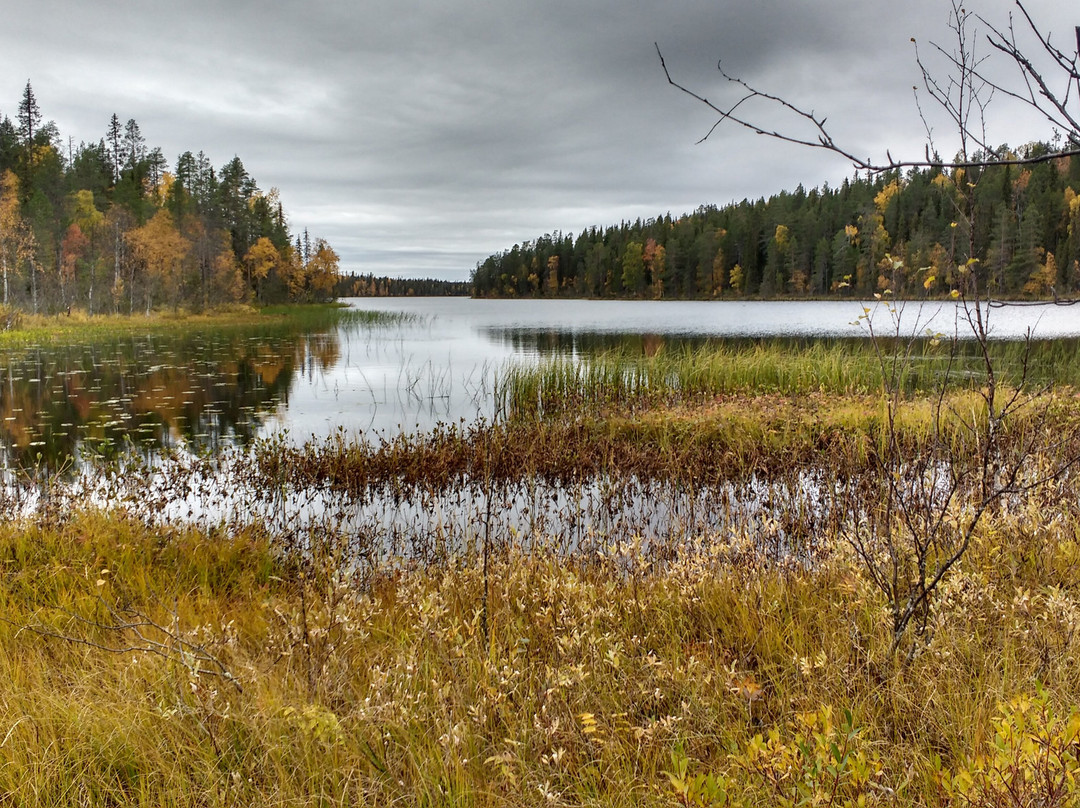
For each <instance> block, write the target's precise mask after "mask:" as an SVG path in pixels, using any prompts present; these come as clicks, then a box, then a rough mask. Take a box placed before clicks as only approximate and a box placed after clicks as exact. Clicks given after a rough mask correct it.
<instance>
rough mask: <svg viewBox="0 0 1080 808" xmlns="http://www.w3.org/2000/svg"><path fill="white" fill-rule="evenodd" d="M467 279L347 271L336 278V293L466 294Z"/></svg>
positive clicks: (356, 294)
mask: <svg viewBox="0 0 1080 808" xmlns="http://www.w3.org/2000/svg"><path fill="white" fill-rule="evenodd" d="M470 290H471V289H470V284H469V282H468V281H445V280H438V279H436V278H391V277H388V276H385V275H381V276H377V275H373V274H371V273H367V274H364V275H359V274H356V273H350V274H348V275H342V276H341V278H340V279H339V280H338V283H337V287H336V292H337V296H338V297H447V296H467V295H468V294H469V292H470Z"/></svg>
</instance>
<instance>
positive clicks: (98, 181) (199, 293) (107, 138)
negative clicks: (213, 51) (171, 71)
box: [0, 82, 339, 314]
mask: <svg viewBox="0 0 1080 808" xmlns="http://www.w3.org/2000/svg"><path fill="white" fill-rule="evenodd" d="M338 275H339V271H338V256H337V254H336V253H335V252H334V250H333V249H332V248H331V247H330V245H329V244H328V243H327V242H326V241H325V240H323V239H320V238H312V237H311V236H310V235H309V234H308V232H307V231H306V230H305V231H304V232H303V233H302V234H298V235H296V236H295V237H294V236H293V235H292V234H291V233H290V230H289V225H288V220H287V218H286V216H285V212H284V209H283V207H282V203H281V200H280V198H279V194H278V191H277V190H276V189H271V190H270V191H267V192H263V191H261V190H260V189H259V187H258V184H257V183H256V181H255V179H254V177H252V176H251V175H250V174H249V173H248V171H247V170H246V169H245V168H244V164H243V163H242V162H241V160H240V158H239V157H233V158H232V159H231V160H230V161H228V162H227V163H226V164H225V165H223V166H221V167H220V168H217V169H216V168H214V166H213V165H211V162H210V160H209V158H208V157H207V156H206V155H205V154H204V153H203V152H201V151H200V152H199V153H198V154H193V153H192V152H190V151H186V152H184V153H183V154H181V155H180V156H179V157H178V158H177V160H176V162H175V164H174V165H173V166H172V167H171V168H170V166H169V164H168V161H167V160H166V158H165V156H164V154H163V153H162V151H161V149H160V148H151V147H150V146H149V145H148V144H147V141H146V139H145V137H144V136H143V134H142V132H141V129H140V127H139V125H138V123H137V122H136V121H135V120H134V119H129V120H128V121H127V122H126V123H121V121H120V118H119V117H118V116H117V115H116V114H113V115H112V117H111V119H110V120H109V122H108V125H107V126H106V129H105V133H104V135H103V136H102V137H101V138H100V139H99V140H97V141H96V142H89V143H87V142H80V143H79V144H78V145H77V146H76V145H75V144H74V139H73V138H70V137H69V138H68V139H67V140H66V142H65V140H64V139H63V138H62V137H61V134H60V132H59V130H58V128H57V126H56V124H55V123H53V122H51V121H49V122H45V121H44V119H43V116H42V113H41V109H40V107H39V105H38V101H37V98H36V96H35V94H34V91H33V88H32V86H31V84H30V82H27V84H26V89H25V90H24V92H23V95H22V99H21V101H20V102H19V105H18V112H17V115H16V118H15V120H14V121H13V120H12V119H11V118H10V117H9V116H7V115H0V304H2V305H3V306H5V307H10V308H19V309H23V310H27V311H33V312H55V311H62V310H65V309H66V310H69V311H70V309H71V308H72V307H78V308H83V309H85V310H86V311H88V312H89V313H91V314H95V313H101V312H127V313H131V312H137V311H145V312H149V311H150V310H151V309H155V308H160V307H172V308H179V307H181V306H183V307H186V308H191V309H196V310H202V309H206V308H209V307H211V306H216V305H220V304H223V303H233V302H256V303H270V302H281V301H287V300H289V301H304V300H323V299H328V298H330V297H332V296H333V294H334V288H335V285H336V283H337V281H338Z"/></svg>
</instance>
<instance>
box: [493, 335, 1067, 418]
mask: <svg viewBox="0 0 1080 808" xmlns="http://www.w3.org/2000/svg"><path fill="white" fill-rule="evenodd" d="M879 344H880V347H881V348H882V352H883V356H884V358H885V360H886V362H888V361H889V358H890V356H891V352H895V351H896V350H907V349H908V347H911V348H912V353H911V356H910V358H909V359H905V361H904V362H903V363H902V365H900V366H899V375H898V377H897V378H896V379H895V380H890V384H895V385H896V386H897V389H898V390H899V391H901V392H902V393H904V394H905V395H909V396H910V395H914V394H923V395H925V394H927V393H930V392H932V391H936V390H938V389H939V388H941V387H942V386H945V387H947V388H948V389H950V390H962V389H965V388H971V387H973V386H974V387H977V386H978V385H980V384H982V383H983V381H984V379H983V370H984V365H983V363H982V359H981V357H980V356H979V354H978V348H977V346H976V345H975V344H968V343H963V342H961V343H959V344H958V345H957V346H955V350H956V354H955V355H953V356H950V350H951V346H945V345H943V344H939V343H938V342H937V341H936V340H934V339H930V338H927V339H920V340H916V341H915V342H914V343H912V344H911V345H910V346H909V345H908V344H907V343H904V344H902V345H897V346H893V345H892V344H891V343H890V341H889V340H888V339H882V340H879ZM989 349H990V351H991V355H992V361H993V363H994V367H995V369H996V372H997V374H998V376H999V380H1000V381H1001V382H1002V383H1003V384H1005V385H1010V384H1013V385H1015V384H1019V383H1020V382H1021V381H1022V380H1023V381H1026V382H1028V383H1030V384H1057V385H1069V384H1077V383H1080V367H1078V365H1077V362H1076V356H1077V346H1076V344H1075V343H1074V342H1073V341H1068V340H1066V341H1044V342H1034V341H1033V342H1032V343H1030V344H1026V343H1024V342H999V343H990V345H989ZM1029 352H1030V355H1029ZM1025 362H1026V363H1027V365H1025ZM1025 367H1028V369H1029V372H1028V378H1026V379H1024V378H1023V377H1024V373H1025ZM882 383H883V376H882V358H881V357H879V356H878V354H877V353H875V350H874V347H873V345H872V344H871V343H870V342H868V341H866V340H855V341H852V340H848V341H831V342H830V341H825V340H819V341H814V342H810V343H809V344H806V343H795V342H791V341H767V342H754V343H747V342H731V343H719V344H716V345H707V346H703V347H698V348H683V349H678V350H674V351H663V350H661V351H660V352H659V353H657V354H655V355H653V356H643V355H641V354H636V353H630V352H625V351H610V352H606V353H601V354H598V355H594V356H586V357H581V358H565V357H554V358H551V359H547V360H543V361H541V362H540V363H538V364H535V365H524V364H514V365H510V366H508V367H507V368H506V370H505V372H504V374H503V375H502V377H501V379H500V382H499V385H498V392H497V402H496V404H497V409H498V411H499V412H500V413H502V414H503V415H504V416H505V417H507V418H511V419H513V418H531V417H555V416H559V415H562V414H566V413H575V412H579V411H580V410H581V409H582V408H587V409H604V408H615V409H622V410H626V409H641V410H646V409H648V408H649V407H653V406H656V405H671V404H676V403H688V402H689V403H693V402H700V401H702V400H707V399H709V398H711V397H714V396H717V395H739V394H743V395H759V394H780V395H788V396H795V395H806V394H811V393H827V394H834V395H866V394H873V393H876V392H879V391H880V390H881V389H882Z"/></svg>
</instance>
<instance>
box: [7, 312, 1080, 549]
mask: <svg viewBox="0 0 1080 808" xmlns="http://www.w3.org/2000/svg"><path fill="white" fill-rule="evenodd" d="M350 303H351V305H352V306H353V310H352V311H351V312H347V313H346V314H345V315H344V316H342V317H341V318H339V319H338V320H337V321H336V322H333V323H330V324H321V325H319V326H316V327H302V328H300V327H281V326H275V327H274V328H270V329H232V330H214V329H207V330H205V331H196V332H192V333H185V334H182V335H178V336H168V335H164V334H149V335H146V336H144V337H130V336H129V337H125V338H123V339H117V340H114V341H111V342H105V343H100V342H99V343H94V344H85V345H67V346H63V347H45V346H41V347H29V348H25V349H19V350H15V351H10V352H9V353H8V354H7V355H6V356H4V357H3V358H2V360H0V417H2V419H3V420H2V422H0V424H2V426H0V450H2V467H3V475H4V480H5V486H4V491H5V500H6V502H5V504H6V506H7V508H8V509H9V510H12V511H18V510H20V509H27V508H36V507H41V506H42V503H43V502H53V503H55V502H63V503H70V502H73V501H75V500H76V499H78V498H83V499H84V500H85V499H86V498H89V499H90V501H94V502H99V503H125V502H126V503H128V504H129V505H131V504H135V505H137V506H139V507H142V508H144V509H146V508H150V509H152V511H150V512H153V513H157V514H159V515H160V517H161V518H173V519H189V520H190V519H195V520H201V521H216V522H227V523H239V522H244V521H256V520H257V521H259V522H261V523H263V524H266V525H268V526H270V527H271V528H272V529H273V530H274V531H275V532H279V533H281V534H282V535H289V536H292V537H293V540H296V541H301V542H302V541H303V539H302V538H298V537H300V536H302V535H304V534H305V532H306V533H307V534H309V535H310V533H311V531H314V530H321V531H326V530H334V531H339V532H340V533H341V534H342V535H346V536H349V537H351V539H350V541H351V542H352V544H353V547H354V552H355V553H357V554H358V555H363V554H365V553H377V554H398V555H405V556H422V557H425V558H431V557H440V556H453V555H456V554H459V553H462V552H469V550H470V548H474V547H475V546H477V544H478V543H479V542H480V541H487V540H488V538H489V537H490V536H492V535H497V536H500V537H502V538H503V539H505V540H513V541H514V542H516V543H522V544H532V543H545V544H549V545H559V547H558V548H557V549H575V548H580V547H583V546H591V545H605V544H611V543H619V542H628V541H629V542H633V541H635V540H637V539H638V538H640V537H653V538H654V539H655V540H657V541H660V540H664V541H667V540H670V539H675V540H677V541H680V542H692V541H697V540H701V539H702V538H703V537H713V539H715V538H716V537H721V538H722V543H724V544H725V546H727V547H729V548H730V547H734V546H741V545H744V544H745V545H747V546H749V545H751V544H752V545H755V546H756V548H757V550H758V551H760V550H762V549H764V550H767V551H768V552H770V553H772V554H775V555H777V556H780V555H783V556H796V557H798V556H803V555H806V554H812V553H813V550H814V548H813V547H812V540H810V539H808V538H807V537H810V536H813V535H815V531H816V526H817V525H818V523H819V522H821V521H822V520H828V519H831V518H833V511H834V510H835V509H836V508H838V507H839V508H842V507H843V503H842V502H841V497H842V493H841V492H839V491H838V490H837V488H836V487H835V485H832V484H830V483H828V482H827V481H826V480H824V479H823V478H822V477H821V476H820V474H819V473H818V471H817V470H814V469H803V470H792V471H791V473H789V474H786V475H772V476H771V477H762V476H758V475H754V474H749V475H744V476H743V477H742V478H740V479H720V478H712V479H709V480H700V481H699V480H696V479H695V478H694V476H693V474H688V475H683V476H680V477H679V478H678V479H675V480H673V479H649V478H647V477H643V476H641V475H636V474H633V473H622V472H620V470H618V469H608V470H605V471H603V472H601V473H597V474H594V475H591V476H577V477H575V478H573V479H558V480H552V479H546V480H545V479H538V478H524V479H520V480H516V481H505V480H504V481H501V482H499V483H498V484H493V483H492V481H491V480H490V479H486V480H485V479H480V478H469V477H468V476H464V477H457V478H455V482H453V483H452V484H447V485H443V484H430V485H412V486H405V485H402V484H401V483H400V482H399V481H397V480H395V477H394V475H393V474H388V475H387V477H386V478H385V479H383V480H381V481H378V482H377V484H373V485H371V486H368V487H367V488H365V490H364V491H363V493H362V494H357V493H356V492H343V491H341V490H336V489H335V488H334V487H333V486H327V485H309V486H303V487H302V486H296V485H291V484H286V483H285V482H284V481H282V482H281V483H280V484H269V485H268V483H267V478H266V477H265V475H263V476H260V475H258V474H252V473H251V467H252V465H253V462H254V461H253V457H254V456H255V455H256V454H258V453H259V452H260V451H262V452H265V451H267V446H271V447H273V446H278V447H279V448H280V447H284V446H293V447H295V446H299V445H303V444H304V443H305V442H307V441H315V442H319V441H330V440H333V441H337V442H339V443H340V444H341V445H354V446H356V445H359V446H366V447H368V448H367V451H369V452H374V451H377V448H378V447H379V446H380V445H381V446H384V447H385V446H386V445H387V444H389V443H392V442H393V441H394V440H395V439H397V438H398V437H399V436H401V435H407V434H423V433H426V432H429V431H430V430H433V429H437V428H442V429H446V428H449V429H451V430H453V429H460V430H462V432H463V434H464V432H465V431H466V430H467V429H468V428H470V427H471V426H473V425H475V424H477V423H499V422H500V421H503V420H505V419H507V418H511V417H555V418H571V417H574V413H575V411H576V408H579V407H585V406H590V407H595V406H605V405H607V404H618V405H629V406H630V407H631V409H632V408H633V407H634V406H645V407H648V406H651V405H653V404H655V403H657V402H663V403H666V404H671V403H673V402H675V403H678V402H681V401H684V400H686V399H687V398H688V397H692V396H697V397H702V396H707V395H709V394H721V393H733V392H734V393H738V392H741V393H746V394H751V393H755V392H762V391H764V392H767V393H770V394H777V395H782V396H785V395H786V396H800V395H805V394H809V393H813V392H814V391H829V390H833V389H834V388H837V389H836V390H835V391H836V392H860V391H861V392H866V391H871V390H873V389H874V385H875V381H874V378H873V372H874V371H875V368H876V360H875V359H874V357H873V354H872V352H871V351H870V350H869V349H868V345H867V341H866V340H867V324H866V321H865V320H862V321H860V320H859V317H860V315H862V314H863V313H864V310H865V308H871V309H872V311H871V314H872V316H873V317H874V319H873V320H872V322H873V323H874V328H875V330H876V331H877V332H878V333H879V334H885V335H888V334H890V333H893V332H896V331H899V333H900V335H901V336H903V337H908V336H910V335H914V336H918V337H925V338H924V339H922V340H921V341H920V348H919V350H918V351H917V352H916V355H915V359H914V361H912V363H911V367H912V368H915V369H916V375H915V376H913V377H912V379H913V380H912V381H910V384H911V385H913V386H918V385H920V384H925V385H932V384H934V379H936V378H937V376H936V375H935V374H938V373H940V372H941V366H940V362H941V357H942V356H944V355H945V354H944V353H943V349H941V348H939V347H936V346H937V345H938V343H939V342H940V340H941V335H944V336H945V338H946V340H947V339H948V337H949V336H951V335H953V334H958V335H960V336H961V337H963V336H965V334H966V333H967V332H966V330H967V329H968V326H967V325H966V324H965V323H964V322H962V321H961V320H959V319H958V315H957V309H956V308H955V307H954V306H953V305H952V304H942V303H931V304H924V305H922V306H919V305H918V304H911V303H909V304H905V305H904V307H903V310H902V311H901V313H900V319H899V327H897V319H896V316H897V315H896V314H895V313H892V314H890V312H888V311H885V310H879V309H877V308H875V307H873V304H870V305H868V306H867V307H864V306H863V304H861V303H858V302H849V303H749V302H745V303H744V302H731V303H726V302H718V303H707V302H703V303H695V302H685V303H677V302H675V303H673V302H656V303H651V302H621V303H618V302H608V301H605V302H601V301H482V300H468V299H460V298H450V299H447V298H436V299H423V298H420V299H411V298H407V299H374V300H352V301H350ZM990 317H991V323H992V325H991V334H992V336H993V337H994V338H995V340H996V342H995V350H997V351H999V352H1000V357H999V362H1000V365H1001V367H1002V370H1003V372H1004V373H1005V374H1008V373H1009V372H1010V368H1012V371H1013V372H1017V373H1018V372H1020V371H1019V370H1018V368H1020V367H1022V366H1024V364H1025V361H1024V356H1025V352H1026V351H1027V348H1025V346H1024V344H1023V343H1022V342H1021V340H1022V339H1023V338H1024V337H1025V335H1027V334H1028V333H1029V330H1030V332H1031V333H1032V335H1033V337H1034V339H1033V341H1032V342H1031V344H1030V354H1029V355H1028V358H1027V360H1026V366H1027V368H1028V371H1029V375H1031V376H1033V377H1035V378H1038V379H1039V380H1046V381H1053V382H1057V383H1065V384H1074V383H1075V380H1074V376H1077V375H1080V368H1078V367H1077V363H1076V362H1075V360H1074V357H1075V356H1076V352H1077V350H1078V345H1080V341H1078V339H1077V337H1076V334H1078V333H1080V316H1077V312H1074V311H1073V310H1071V309H1069V308H1065V307H1055V306H1048V307H1015V308H1011V307H1007V308H1002V309H993V310H992V311H991V312H990ZM932 335H938V336H937V338H936V339H935V338H933V336H932ZM964 350H965V349H964V347H963V345H961V347H960V354H961V355H962V354H963V353H964ZM717 356H720V357H721V358H722V360H723V361H722V362H719V363H718V362H717V360H715V357H717ZM688 357H689V358H688ZM709 357H712V359H709ZM755 357H756V358H755ZM763 357H764V358H763ZM778 357H779V358H778ZM669 359H670V360H671V361H670V362H669V364H664V362H665V361H667V360H669ZM710 362H711V364H710ZM740 363H741V364H740ZM785 363H787V364H785ZM935 363H937V364H935ZM718 364H719V365H722V367H719V366H718ZM788 365H790V367H788ZM976 366H977V365H976ZM949 367H950V368H951V371H950V372H951V373H952V374H953V375H954V376H957V377H959V376H962V375H963V374H964V373H965V372H967V371H965V364H964V360H963V358H962V356H961V361H960V362H959V364H956V363H954V364H952V365H950V366H949ZM612 368H614V370H612ZM687 368H689V370H688V369H687ZM778 368H779V370H778ZM784 368H786V369H784ZM860 368H861V369H862V370H860ZM867 368H869V371H867V370H866V369H867ZM919 368H926V369H927V371H926V373H924V375H923V376H918V373H919V371H918V369H919ZM860 373H864V375H860ZM865 373H869V375H865ZM879 383H880V382H879V381H878V382H877V384H879ZM845 386H846V387H845ZM839 388H844V389H839ZM620 397H622V398H623V399H625V400H617V399H620ZM440 425H441V426H440ZM267 441H269V443H267ZM541 449H542V447H541ZM553 537H557V539H554V538H553Z"/></svg>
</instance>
